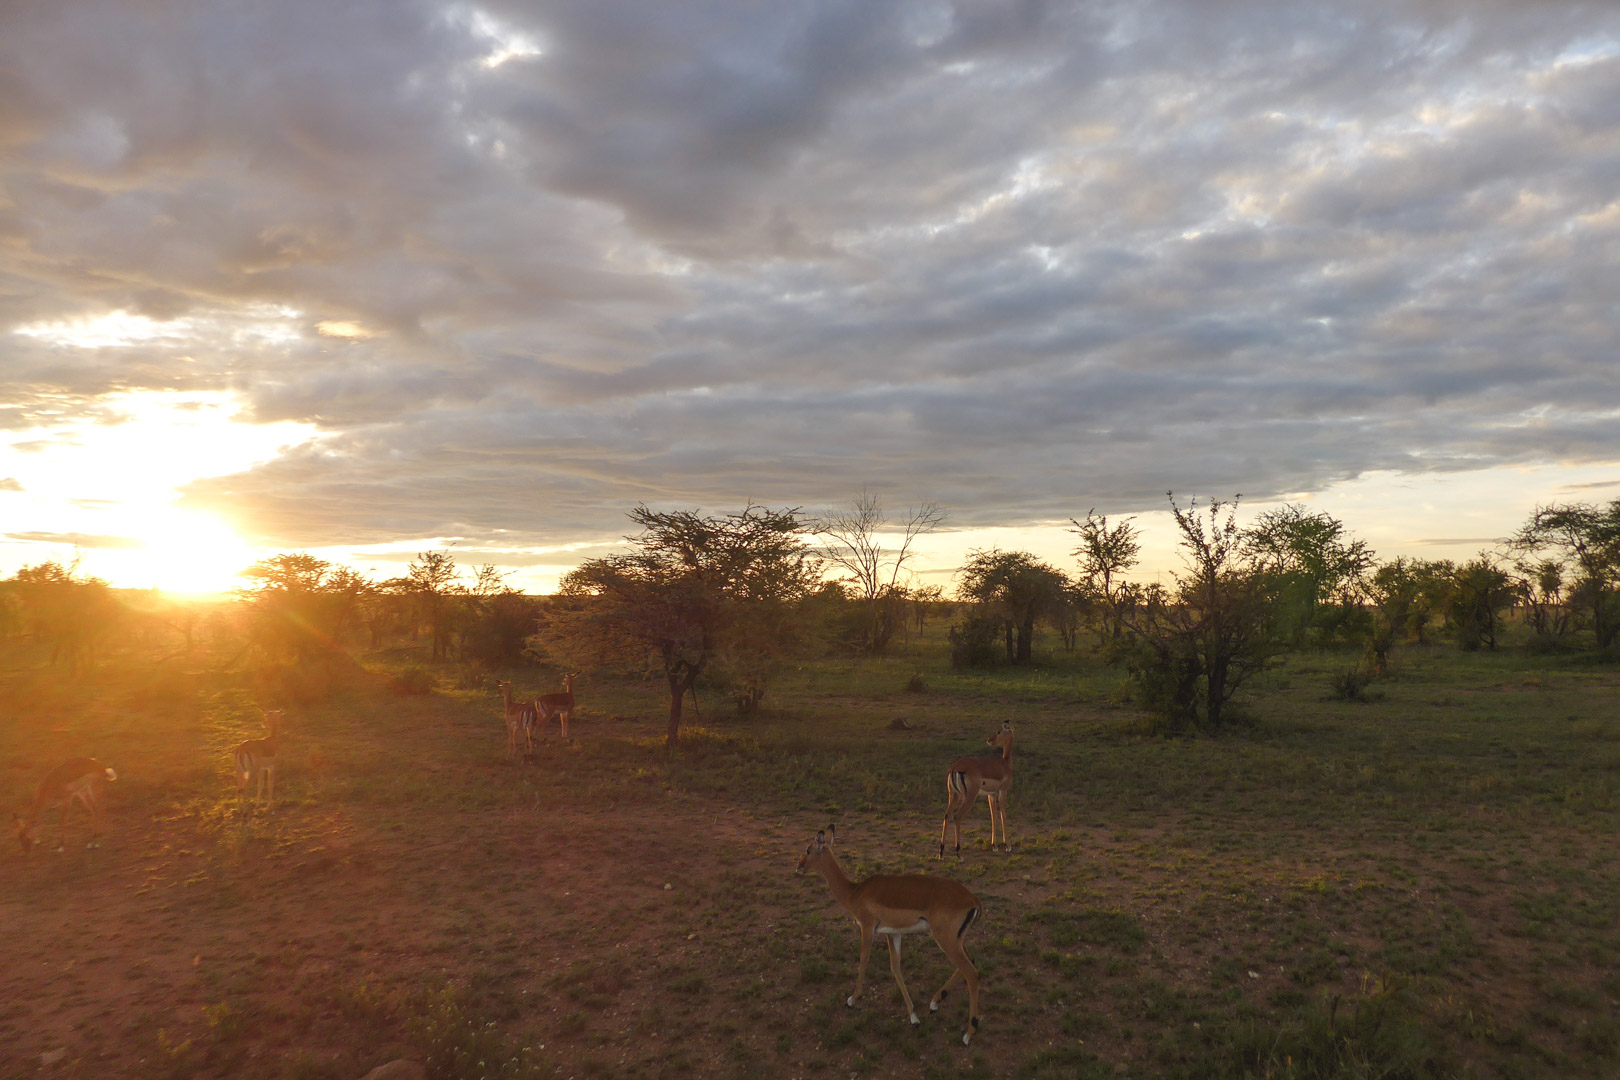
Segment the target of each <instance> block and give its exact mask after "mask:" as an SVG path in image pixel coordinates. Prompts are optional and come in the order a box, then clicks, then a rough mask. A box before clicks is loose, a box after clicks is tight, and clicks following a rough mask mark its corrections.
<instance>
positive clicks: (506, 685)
mask: <svg viewBox="0 0 1620 1080" xmlns="http://www.w3.org/2000/svg"><path fill="white" fill-rule="evenodd" d="M495 688H496V689H497V690H499V691H500V692H501V700H502V701H504V702H505V703H506V752H507V753H508V754H510V755H512V756H513V757H517V756H518V744H519V743H520V742H521V743H522V744H523V753H524V754H526V755H532V754H533V753H534V733H535V730H536V729H537V728H539V726H540V716H539V714H538V713H537V712H535V707H534V706H533V705H531V704H529V703H528V702H527V701H513V700H512V684H511V683H510V682H508V681H507V680H504V679H503V680H501V681H500V682H498V683H496V684H495Z"/></svg>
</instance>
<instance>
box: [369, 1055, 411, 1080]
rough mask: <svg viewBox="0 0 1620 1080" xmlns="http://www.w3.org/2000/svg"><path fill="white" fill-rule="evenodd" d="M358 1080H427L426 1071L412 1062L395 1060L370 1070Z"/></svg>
mask: <svg viewBox="0 0 1620 1080" xmlns="http://www.w3.org/2000/svg"><path fill="white" fill-rule="evenodd" d="M360 1080H427V1070H426V1069H424V1068H423V1067H422V1066H420V1065H418V1064H417V1063H416V1062H414V1061H408V1060H406V1059H405V1058H396V1059H395V1060H393V1061H390V1062H389V1063H388V1064H386V1065H379V1066H377V1067H376V1068H375V1069H372V1070H371V1071H370V1072H368V1073H366V1075H365V1076H363V1077H361V1078H360Z"/></svg>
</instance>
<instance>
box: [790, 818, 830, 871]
mask: <svg viewBox="0 0 1620 1080" xmlns="http://www.w3.org/2000/svg"><path fill="white" fill-rule="evenodd" d="M837 833H838V828H837V826H835V825H829V826H827V827H826V828H825V829H822V830H821V831H820V832H818V833H816V838H815V839H814V840H812V841H810V846H809V847H807V848H805V849H804V854H803V855H801V856H800V857H799V865H798V868H797V869H795V870H794V871H793V872H794V873H796V874H802V873H804V872H805V870H807V869H808V870H817V869H820V867H821V864H822V863H823V862H824V861H826V860H827V859H829V858H831V857H832V846H833V837H834V836H836V835H837Z"/></svg>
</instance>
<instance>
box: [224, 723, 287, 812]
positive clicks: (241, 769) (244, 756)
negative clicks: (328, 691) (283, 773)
mask: <svg viewBox="0 0 1620 1080" xmlns="http://www.w3.org/2000/svg"><path fill="white" fill-rule="evenodd" d="M281 721H282V711H281V710H280V709H277V710H275V711H274V712H267V713H265V714H264V726H265V728H266V729H268V730H269V732H270V734H269V736H268V737H266V738H263V739H249V740H247V741H246V742H244V743H240V744H239V745H238V746H237V747H236V749H235V750H232V751H231V757H232V759H233V760H234V761H235V762H236V802H237V805H238V807H240V808H242V809H244V810H245V809H246V808H247V789H248V785H249V784H250V783H252V782H253V781H255V780H257V781H258V788H257V790H256V791H255V792H254V797H253V801H254V802H255V803H258V802H259V801H260V800H261V799H264V798H265V790H264V789H265V783H266V782H268V783H269V785H270V795H269V798H268V800H266V801H265V809H267V810H269V809H273V808H274V807H275V802H276V751H277V750H278V749H280V747H281Z"/></svg>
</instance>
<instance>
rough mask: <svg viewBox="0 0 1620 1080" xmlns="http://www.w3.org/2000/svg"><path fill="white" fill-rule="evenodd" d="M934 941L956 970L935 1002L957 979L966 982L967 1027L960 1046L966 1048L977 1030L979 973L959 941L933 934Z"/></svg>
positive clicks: (941, 988) (940, 989)
mask: <svg viewBox="0 0 1620 1080" xmlns="http://www.w3.org/2000/svg"><path fill="white" fill-rule="evenodd" d="M934 940H935V941H937V942H939V947H940V948H941V949H943V950H945V957H946V959H948V960H950V962H951V967H953V968H955V969H956V971H955V972H954V973H953V974H952V975H951V977H950V978H949V979H946V980H945V985H944V986H942V987H940V988H939V994H938V995H936V996H935V1001H938V1000H939V999H940V998H943V997H944V996H945V991H946V989H947V988H948V987H949V986H950V985H951V983H953V982H955V981H956V980H957V978H961V979H963V980H965V981H966V982H967V987H968V1026H967V1030H966V1031H964V1032H963V1033H962V1045H963V1046H966V1045H968V1043H969V1042H971V1041H972V1039H973V1034H974V1032H976V1031H978V1030H979V971H978V969H977V968H975V967H974V966H973V961H972V960H970V959H969V958H968V954H967V949H965V948H963V946H962V942H961V939H959V938H951V937H946V936H944V935H942V934H939V933H935V935H934Z"/></svg>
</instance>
